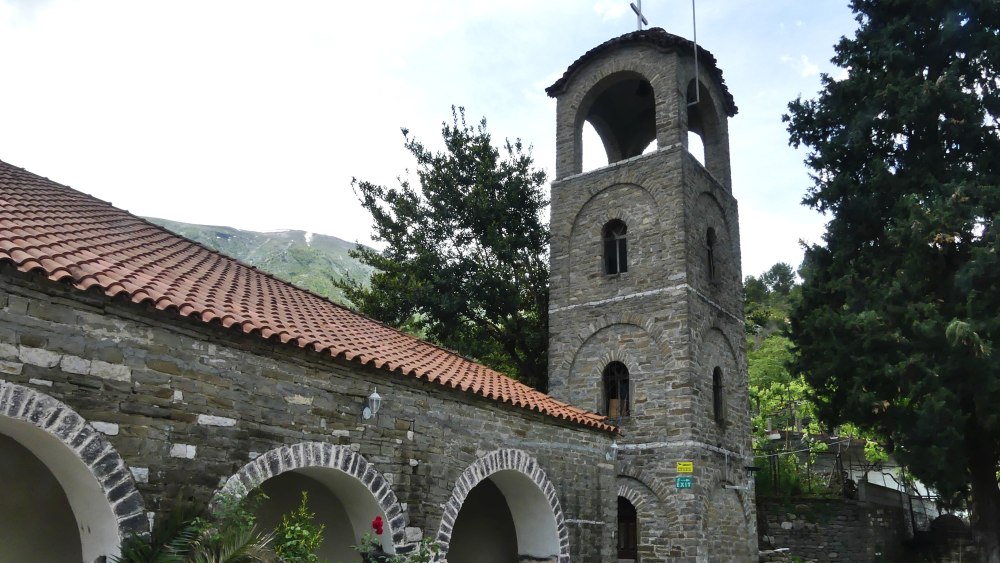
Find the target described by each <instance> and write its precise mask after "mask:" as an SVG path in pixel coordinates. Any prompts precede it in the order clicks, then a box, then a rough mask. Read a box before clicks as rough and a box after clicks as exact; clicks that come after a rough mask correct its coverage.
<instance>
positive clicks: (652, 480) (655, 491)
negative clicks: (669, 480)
mask: <svg viewBox="0 0 1000 563" xmlns="http://www.w3.org/2000/svg"><path fill="white" fill-rule="evenodd" d="M618 480H619V483H621V482H623V480H628V481H633V482H636V483H639V484H641V485H642V486H643V487H645V488H646V489H648V490H649V493H650V494H652V495H653V497H654V498H655V499H656V501H657V502H662V501H663V500H664V499H666V498H669V496H670V494H671V490H670V489H668V488H667V487H666V485H665V484H664V483H663V482H661V481H660V480H659V479H658V478H656V476H655V475H650V474H648V473H646V472H645V471H639V470H636V469H634V468H633V467H632V466H630V465H627V464H626V463H625V462H621V461H619V462H618ZM626 498H628V497H626ZM629 500H630V502H631V499H629ZM632 504H635V503H632ZM636 506H638V505H636Z"/></svg>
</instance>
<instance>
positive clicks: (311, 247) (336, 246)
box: [146, 217, 372, 305]
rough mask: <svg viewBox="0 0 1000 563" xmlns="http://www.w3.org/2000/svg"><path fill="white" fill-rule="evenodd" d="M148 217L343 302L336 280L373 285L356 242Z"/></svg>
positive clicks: (215, 248) (241, 259)
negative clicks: (358, 255)
mask: <svg viewBox="0 0 1000 563" xmlns="http://www.w3.org/2000/svg"><path fill="white" fill-rule="evenodd" d="M146 219H147V220H148V221H151V222H153V223H156V224H157V225H160V226H162V227H164V228H166V229H169V230H170V231H172V232H174V233H177V234H178V235H181V236H183V237H185V238H189V239H191V240H193V241H195V242H198V243H201V244H203V245H205V246H207V247H208V248H211V249H212V250H216V251H218V252H221V253H222V254H225V255H226V256H229V257H231V258H235V259H237V260H239V261H240V262H243V263H245V264H249V265H251V266H255V267H257V268H259V269H261V270H263V271H265V272H267V273H269V274H271V275H273V276H275V277H277V278H279V279H281V280H284V281H287V282H290V283H293V284H295V285H297V286H299V287H301V288H303V289H308V290H309V291H312V292H314V293H316V294H318V295H321V296H323V297H326V298H328V299H330V300H331V301H334V302H336V303H340V304H342V305H349V302H348V300H347V298H346V297H345V296H344V292H343V291H341V290H340V289H339V288H338V287H336V286H335V285H334V282H336V281H341V280H344V279H345V278H347V277H348V276H349V277H350V278H351V279H354V280H356V281H360V282H361V283H363V284H367V283H368V279H369V278H370V277H371V273H372V268H371V267H370V266H366V265H364V264H362V263H361V262H360V261H358V260H356V259H354V258H352V257H351V256H350V255H349V254H348V251H350V250H353V249H354V248H355V246H356V245H355V243H353V242H347V241H345V240H342V239H339V238H337V237H332V236H327V235H320V234H312V233H307V232H305V231H275V232H257V231H244V230H240V229H234V228H232V227H219V226H213V225H194V224H191V223H181V222H178V221H169V220H167V219H158V218H155V217H146Z"/></svg>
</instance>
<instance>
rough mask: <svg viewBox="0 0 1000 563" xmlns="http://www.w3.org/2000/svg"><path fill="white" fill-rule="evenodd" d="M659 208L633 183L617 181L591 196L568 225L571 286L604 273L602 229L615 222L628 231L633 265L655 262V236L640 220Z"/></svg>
mask: <svg viewBox="0 0 1000 563" xmlns="http://www.w3.org/2000/svg"><path fill="white" fill-rule="evenodd" d="M656 206H657V201H656V197H655V196H654V195H653V193H652V192H650V191H649V189H647V188H646V187H645V186H642V185H639V184H636V183H632V182H615V183H613V184H611V185H608V186H605V187H602V188H601V189H597V190H595V191H594V192H593V193H592V194H590V196H589V197H588V198H587V199H586V201H585V202H583V204H582V205H580V207H579V209H577V210H576V213H575V214H574V215H573V220H572V222H571V223H570V225H569V238H568V239H567V242H568V248H569V260H567V261H566V266H565V267H566V270H565V275H566V276H568V279H569V286H570V287H573V286H574V285H577V284H580V283H581V281H580V278H579V276H584V279H586V276H588V275H591V274H596V273H600V274H602V275H603V274H604V264H603V260H602V257H603V249H604V242H603V236H602V235H603V233H602V230H603V228H604V226H605V225H607V224H608V223H610V222H612V221H616V220H617V221H621V222H622V223H624V224H625V226H626V227H627V229H628V235H627V238H628V247H629V262H630V263H631V264H633V265H636V266H640V268H641V265H642V264H645V263H655V262H656V261H657V260H656V258H655V254H656V252H657V250H656V247H655V245H653V242H654V241H655V233H654V232H653V230H651V228H650V226H649V225H645V224H643V223H642V221H641V219H642V218H643V217H644V216H645V215H646V214H648V212H649V210H650V209H655V208H656ZM581 266H582V267H581ZM631 267H632V266H631V265H630V268H631ZM583 283H584V284H586V281H584V282H583Z"/></svg>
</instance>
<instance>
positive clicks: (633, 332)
mask: <svg viewBox="0 0 1000 563" xmlns="http://www.w3.org/2000/svg"><path fill="white" fill-rule="evenodd" d="M601 321H603V322H601ZM598 322H599V323H600V324H597V323H595V325H596V326H595V325H590V326H589V327H588V329H589V330H591V331H592V332H590V333H589V334H587V331H588V329H584V331H582V332H581V335H580V337H579V340H580V344H579V345H578V346H577V347H575V348H574V349H572V350H570V351H568V354H567V355H568V357H567V359H566V360H565V365H566V374H567V375H566V386H567V388H568V390H569V392H570V395H569V397H568V398H569V402H570V403H571V404H574V405H577V406H581V407H583V408H587V409H590V410H593V411H595V412H603V411H604V407H603V396H604V390H603V377H602V373H603V370H604V368H605V367H606V366H607V365H608V363H610V362H616V361H617V362H621V363H623V364H625V367H627V368H628V370H629V378H630V381H631V385H632V388H633V390H634V389H637V388H638V387H637V386H641V385H643V384H645V383H647V382H648V380H646V379H645V378H646V377H648V376H649V375H650V373H649V369H648V368H647V369H643V366H649V365H656V364H657V363H658V362H660V361H661V360H662V359H663V358H665V357H667V356H668V355H669V354H668V352H665V351H664V348H665V345H664V343H663V342H662V341H661V340H660V339H658V338H657V335H659V333H655V332H651V331H650V330H648V329H647V328H646V327H647V325H649V324H651V322H650V319H640V318H639V317H638V316H637V315H634V314H630V313H616V314H608V315H606V316H605V317H604V318H602V319H599V321H598ZM584 335H586V336H584ZM625 336H630V337H631V338H632V339H635V340H636V341H639V340H641V341H648V342H649V344H648V346H647V345H639V344H637V345H636V346H635V347H632V346H628V347H623V346H620V345H619V344H618V342H619V339H621V338H624V337H625ZM632 396H633V397H635V396H636V395H635V394H632ZM632 406H633V407H635V408H636V410H635V411H633V415H635V414H639V413H640V412H641V408H640V407H641V405H640V404H637V403H633V405H632Z"/></svg>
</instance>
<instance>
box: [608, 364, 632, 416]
mask: <svg viewBox="0 0 1000 563" xmlns="http://www.w3.org/2000/svg"><path fill="white" fill-rule="evenodd" d="M603 378H604V412H605V413H607V415H608V417H609V418H621V417H623V416H628V415H629V414H631V413H630V411H631V409H630V405H629V402H630V398H629V382H628V368H627V367H625V364H623V363H621V362H611V363H610V364H608V365H607V366H606V367H605V368H604V375H603Z"/></svg>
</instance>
